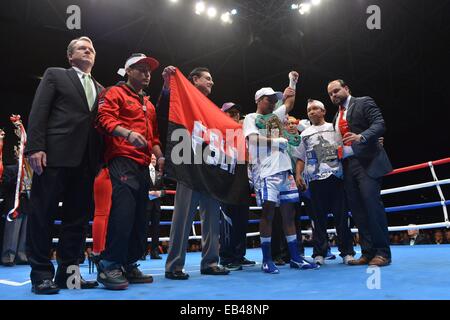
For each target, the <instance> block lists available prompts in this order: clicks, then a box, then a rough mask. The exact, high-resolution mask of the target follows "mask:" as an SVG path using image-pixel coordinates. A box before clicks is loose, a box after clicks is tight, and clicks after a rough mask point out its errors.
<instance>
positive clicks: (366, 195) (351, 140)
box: [328, 80, 392, 266]
mask: <svg viewBox="0 0 450 320" xmlns="http://www.w3.org/2000/svg"><path fill="white" fill-rule="evenodd" d="M328 95H329V96H330V99H331V101H332V102H333V104H334V105H336V106H338V107H339V111H338V113H337V114H336V116H335V118H334V121H333V124H334V126H335V129H336V131H337V132H338V133H339V134H340V135H341V136H342V139H343V144H344V147H343V155H344V157H345V159H344V160H343V165H344V187H345V192H346V195H347V200H348V204H349V206H350V210H351V212H352V216H353V219H354V221H355V223H356V226H357V227H358V229H359V235H360V239H361V240H360V242H361V250H362V255H361V258H359V259H357V260H354V261H352V262H351V263H349V265H365V264H369V265H375V266H385V265H388V264H390V263H391V250H390V247H389V233H388V226H387V219H386V213H385V210H384V206H383V202H382V201H381V196H380V191H381V178H382V177H383V176H384V175H385V174H387V173H389V172H390V171H392V166H391V163H390V161H389V159H388V156H387V154H386V152H385V151H384V149H383V146H382V145H381V144H380V143H379V140H378V139H379V138H380V137H381V136H382V135H383V133H384V132H385V124H384V119H383V116H382V114H381V111H380V109H379V108H378V106H377V105H376V103H375V101H374V100H373V99H372V98H370V97H361V98H355V97H352V96H351V94H350V89H349V87H348V86H347V85H346V84H345V82H344V81H343V80H335V81H332V82H330V83H329V84H328Z"/></svg>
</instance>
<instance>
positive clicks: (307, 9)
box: [298, 3, 311, 14]
mask: <svg viewBox="0 0 450 320" xmlns="http://www.w3.org/2000/svg"><path fill="white" fill-rule="evenodd" d="M310 11H311V4H310V3H302V4H300V6H299V9H298V12H300V14H305V13H309V12H310Z"/></svg>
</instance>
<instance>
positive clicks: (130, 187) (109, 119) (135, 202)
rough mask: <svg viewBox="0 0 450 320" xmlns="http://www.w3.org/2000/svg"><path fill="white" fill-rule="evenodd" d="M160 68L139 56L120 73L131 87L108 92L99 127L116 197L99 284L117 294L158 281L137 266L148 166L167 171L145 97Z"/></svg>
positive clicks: (142, 241)
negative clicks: (153, 163) (152, 164)
mask: <svg viewBox="0 0 450 320" xmlns="http://www.w3.org/2000/svg"><path fill="white" fill-rule="evenodd" d="M158 66H159V62H158V61H157V60H155V59H153V58H151V57H147V56H145V55H144V54H133V55H132V56H131V57H130V58H129V59H128V60H127V61H126V64H125V67H124V68H123V69H120V70H119V71H118V73H119V74H120V75H122V76H125V75H126V76H127V78H128V79H127V82H126V83H125V82H120V83H118V84H117V85H115V86H113V87H111V88H109V89H107V90H105V91H104V92H102V94H101V96H100V100H99V111H98V116H97V126H98V129H99V130H100V131H101V132H103V133H104V134H105V144H106V151H105V161H106V162H107V163H108V168H109V174H110V177H111V183H112V188H113V192H112V205H111V212H110V216H109V221H108V231H107V238H106V246H105V250H104V251H103V252H102V254H101V260H100V262H99V268H100V270H99V271H98V275H97V280H98V281H99V282H100V283H102V284H103V285H104V286H105V287H106V288H107V289H111V290H119V289H125V288H127V287H128V285H129V283H151V282H152V281H153V278H152V276H150V275H144V274H143V273H142V272H141V271H140V270H139V269H138V266H137V264H136V261H138V260H139V258H140V257H141V256H142V253H143V252H144V251H145V248H146V244H147V227H148V218H147V214H146V205H147V201H148V190H149V187H150V176H149V171H148V166H149V164H150V161H151V155H152V153H154V154H155V155H156V158H157V159H158V160H157V162H158V165H159V168H160V170H162V169H163V165H164V158H163V157H162V152H161V149H160V142H159V133H158V128H157V124H156V112H155V107H154V106H153V104H152V103H151V102H150V100H149V98H148V97H147V96H146V95H145V92H144V89H145V88H146V87H147V86H148V85H149V83H150V78H151V73H152V71H154V70H155V69H156V68H157V67H158Z"/></svg>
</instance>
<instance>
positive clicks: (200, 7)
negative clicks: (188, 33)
mask: <svg viewBox="0 0 450 320" xmlns="http://www.w3.org/2000/svg"><path fill="white" fill-rule="evenodd" d="M205 9H206V5H205V3H204V2H203V1H200V2H197V3H196V4H195V13H196V14H202V13H203V12H205Z"/></svg>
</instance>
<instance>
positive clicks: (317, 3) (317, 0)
mask: <svg viewBox="0 0 450 320" xmlns="http://www.w3.org/2000/svg"><path fill="white" fill-rule="evenodd" d="M320 2H321V1H320V0H311V3H312V4H313V5H314V6H318V5H319V4H320Z"/></svg>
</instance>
